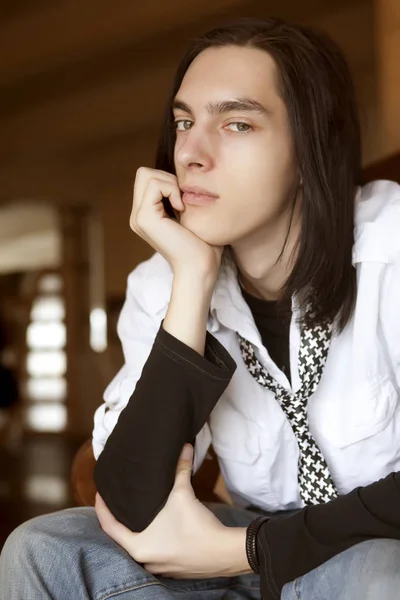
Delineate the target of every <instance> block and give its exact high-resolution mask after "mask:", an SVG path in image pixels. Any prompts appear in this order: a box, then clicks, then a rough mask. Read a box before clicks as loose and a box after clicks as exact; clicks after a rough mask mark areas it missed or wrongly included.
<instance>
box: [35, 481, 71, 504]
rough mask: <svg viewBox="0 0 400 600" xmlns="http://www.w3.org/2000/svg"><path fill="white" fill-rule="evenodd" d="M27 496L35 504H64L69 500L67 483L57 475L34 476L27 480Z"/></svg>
mask: <svg viewBox="0 0 400 600" xmlns="http://www.w3.org/2000/svg"><path fill="white" fill-rule="evenodd" d="M25 496H26V497H27V498H29V500H31V501H33V502H41V503H42V502H43V503H44V504H64V503H66V502H67V500H68V486H67V482H66V481H65V480H64V479H63V478H62V477H57V476H55V475H32V476H30V477H28V478H27V479H26V482H25Z"/></svg>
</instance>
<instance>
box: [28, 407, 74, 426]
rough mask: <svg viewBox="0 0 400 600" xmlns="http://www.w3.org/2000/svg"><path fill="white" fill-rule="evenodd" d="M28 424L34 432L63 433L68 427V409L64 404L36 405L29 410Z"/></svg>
mask: <svg viewBox="0 0 400 600" xmlns="http://www.w3.org/2000/svg"><path fill="white" fill-rule="evenodd" d="M26 422H27V425H28V427H30V428H31V429H33V430H34V431H47V432H57V431H63V430H64V429H65V428H66V425H67V409H66V407H65V405H64V404H34V405H32V406H29V407H28V408H27V411H26Z"/></svg>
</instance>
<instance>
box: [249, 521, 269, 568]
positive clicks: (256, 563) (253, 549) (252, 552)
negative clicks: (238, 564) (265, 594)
mask: <svg viewBox="0 0 400 600" xmlns="http://www.w3.org/2000/svg"><path fill="white" fill-rule="evenodd" d="M268 519H269V517H258V518H257V519H254V521H252V522H251V523H250V525H249V526H248V527H247V530H246V556H247V561H248V563H249V565H250V567H251V569H252V571H254V573H259V572H260V560H259V557H258V551H257V536H258V532H259V530H260V527H261V526H262V525H263V524H264V523H265V522H266V521H268Z"/></svg>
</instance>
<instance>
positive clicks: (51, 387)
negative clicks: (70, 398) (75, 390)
mask: <svg viewBox="0 0 400 600" xmlns="http://www.w3.org/2000/svg"><path fill="white" fill-rule="evenodd" d="M26 388H27V394H28V397H29V399H30V400H36V401H41V400H47V401H49V400H53V401H58V402H62V401H63V400H65V398H66V395H67V382H66V381H65V379H64V378H62V377H48V378H44V377H33V378H31V379H28V381H27V386H26Z"/></svg>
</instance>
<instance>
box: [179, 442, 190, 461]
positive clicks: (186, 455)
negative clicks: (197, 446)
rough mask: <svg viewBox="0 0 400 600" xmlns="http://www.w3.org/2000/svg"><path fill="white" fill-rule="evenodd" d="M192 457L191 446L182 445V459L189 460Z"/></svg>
mask: <svg viewBox="0 0 400 600" xmlns="http://www.w3.org/2000/svg"><path fill="white" fill-rule="evenodd" d="M191 458H192V447H191V446H190V445H189V444H185V445H184V446H183V450H182V454H181V459H182V460H190V459H191Z"/></svg>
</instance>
